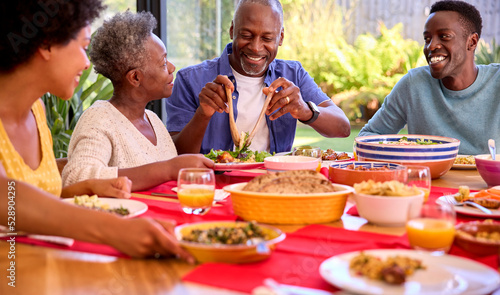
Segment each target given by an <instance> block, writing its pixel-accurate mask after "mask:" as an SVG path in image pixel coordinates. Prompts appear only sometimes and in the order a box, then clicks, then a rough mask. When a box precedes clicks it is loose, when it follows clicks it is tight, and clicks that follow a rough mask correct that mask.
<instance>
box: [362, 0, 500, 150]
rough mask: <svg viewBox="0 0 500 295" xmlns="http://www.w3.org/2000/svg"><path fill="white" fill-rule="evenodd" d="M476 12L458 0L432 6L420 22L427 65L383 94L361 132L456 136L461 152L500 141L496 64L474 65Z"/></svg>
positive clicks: (499, 77)
mask: <svg viewBox="0 0 500 295" xmlns="http://www.w3.org/2000/svg"><path fill="white" fill-rule="evenodd" d="M481 28H482V19H481V15H480V14H479V11H478V10H477V9H476V8H475V7H474V6H472V5H470V4H467V3H465V2H462V1H440V2H436V3H434V5H432V7H431V11H430V15H429V17H428V18H427V21H426V23H425V27H424V33H423V37H424V41H425V44H424V55H425V57H426V59H427V63H428V64H429V65H428V66H425V67H420V68H416V69H412V70H410V71H409V72H408V74H407V75H405V76H404V77H403V78H402V79H401V80H400V81H399V82H398V83H397V84H396V86H395V87H394V88H393V90H392V91H391V93H390V94H389V95H388V96H387V97H386V98H385V101H384V103H383V104H382V107H381V108H380V109H379V110H378V111H377V113H376V114H375V116H374V117H373V118H372V119H371V120H370V121H369V122H368V123H367V124H366V125H365V126H364V127H363V129H361V131H360V133H359V135H360V136H365V135H374V134H395V133H398V132H399V131H400V130H401V129H402V128H403V127H404V126H405V125H406V124H407V125H408V133H409V134H427V135H440V136H447V137H453V138H456V139H459V140H460V141H461V143H460V150H459V153H460V154H469V155H476V154H484V153H488V145H487V141H488V139H489V138H493V139H495V140H496V141H497V142H500V103H499V99H498V97H499V93H500V64H490V65H476V64H475V62H474V52H475V50H476V47H477V44H478V41H479V38H480V36H481Z"/></svg>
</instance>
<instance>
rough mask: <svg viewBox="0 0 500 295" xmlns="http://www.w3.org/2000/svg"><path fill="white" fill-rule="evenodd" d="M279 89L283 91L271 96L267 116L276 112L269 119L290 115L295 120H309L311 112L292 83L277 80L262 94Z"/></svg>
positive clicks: (281, 79) (283, 79)
mask: <svg viewBox="0 0 500 295" xmlns="http://www.w3.org/2000/svg"><path fill="white" fill-rule="evenodd" d="M280 87H282V88H283V89H282V90H280V91H278V92H276V93H275V94H274V95H273V98H272V100H271V102H270V103H269V106H268V108H267V112H266V114H267V115H271V114H272V113H273V112H275V111H276V113H274V114H273V115H272V116H270V117H269V119H271V120H276V119H278V118H279V117H281V116H283V115H284V114H286V113H290V115H292V117H294V118H295V119H299V120H303V121H306V120H309V119H310V118H311V117H312V111H311V110H310V109H309V107H308V106H307V104H306V102H305V101H304V100H303V99H302V95H300V89H299V87H297V86H295V84H293V83H292V82H290V81H288V80H287V79H285V78H283V77H281V78H278V79H276V80H275V81H274V82H273V83H271V85H269V87H266V88H264V89H263V92H264V94H265V95H267V94H268V93H269V92H270V91H275V90H276V89H278V88H280Z"/></svg>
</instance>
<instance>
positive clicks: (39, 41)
mask: <svg viewBox="0 0 500 295" xmlns="http://www.w3.org/2000/svg"><path fill="white" fill-rule="evenodd" d="M105 7H106V6H104V5H103V3H102V0H79V1H68V0H16V1H1V2H0V19H1V20H2V25H1V26H0V32H1V34H0V36H1V37H0V53H1V54H0V72H8V71H11V70H13V69H14V68H15V67H16V66H18V65H20V64H22V63H24V62H26V61H28V60H29V59H30V58H31V57H32V56H33V54H34V53H35V52H36V50H37V49H38V48H40V47H42V46H44V47H50V46H52V45H65V44H67V43H69V42H70V41H71V40H72V39H75V38H76V36H77V34H78V32H79V31H80V30H81V29H82V28H84V27H86V26H87V25H89V24H90V23H91V22H92V21H93V20H94V19H95V18H97V17H98V16H99V14H100V12H101V11H102V10H103V9H104V8H105Z"/></svg>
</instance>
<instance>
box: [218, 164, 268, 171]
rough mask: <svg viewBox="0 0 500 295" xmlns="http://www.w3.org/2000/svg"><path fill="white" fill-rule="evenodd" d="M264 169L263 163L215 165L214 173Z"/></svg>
mask: <svg viewBox="0 0 500 295" xmlns="http://www.w3.org/2000/svg"><path fill="white" fill-rule="evenodd" d="M261 167H264V162H257V163H235V162H231V163H215V165H214V170H215V171H230V170H247V169H257V168H261Z"/></svg>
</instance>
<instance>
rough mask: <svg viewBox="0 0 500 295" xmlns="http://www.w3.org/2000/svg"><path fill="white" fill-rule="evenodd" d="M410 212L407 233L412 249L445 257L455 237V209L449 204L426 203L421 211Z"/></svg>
mask: <svg viewBox="0 0 500 295" xmlns="http://www.w3.org/2000/svg"><path fill="white" fill-rule="evenodd" d="M411 207H412V206H411V205H410V208H409V210H408V221H407V222H406V232H407V235H408V240H409V241H410V245H411V246H412V248H414V249H416V250H423V251H428V252H431V254H433V255H443V254H445V253H447V252H448V251H449V250H450V247H451V245H452V244H453V239H454V237H455V221H456V217H455V209H454V208H453V205H451V204H448V203H434V202H433V203H426V204H423V205H422V209H421V210H420V211H417V212H414V210H412V209H411Z"/></svg>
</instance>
